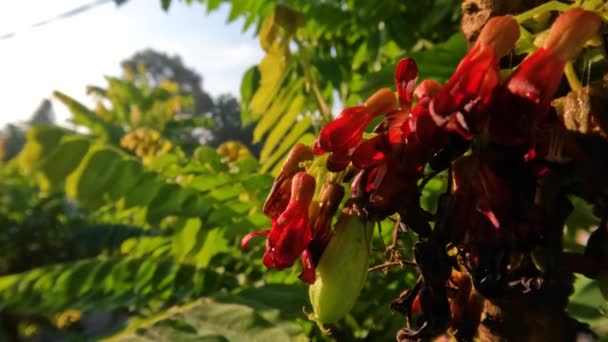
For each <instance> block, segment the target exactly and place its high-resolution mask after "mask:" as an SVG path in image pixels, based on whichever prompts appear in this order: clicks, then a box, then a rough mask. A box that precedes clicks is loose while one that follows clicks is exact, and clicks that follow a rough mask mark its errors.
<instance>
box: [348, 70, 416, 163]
mask: <svg viewBox="0 0 608 342" xmlns="http://www.w3.org/2000/svg"><path fill="white" fill-rule="evenodd" d="M417 79H418V66H417V65H416V62H415V61H414V60H413V59H411V58H403V59H402V60H400V61H399V63H398V64H397V69H396V71H395V85H396V86H397V93H398V95H399V104H400V106H401V108H400V109H393V110H391V111H390V112H388V113H386V118H385V119H384V120H383V121H382V122H381V123H380V125H378V127H377V128H376V130H375V131H376V132H377V133H378V135H377V136H375V137H373V138H371V139H369V140H367V141H365V142H363V143H361V144H360V145H359V146H358V147H357V148H356V149H355V151H354V152H353V155H352V161H353V165H355V166H356V167H358V168H360V169H368V168H370V167H374V166H376V165H379V164H380V163H382V162H384V161H385V160H386V158H388V156H389V155H390V154H391V153H398V152H399V145H402V144H403V141H404V139H403V138H404V137H403V132H402V126H403V124H404V122H406V121H407V120H408V118H409V117H410V107H411V104H412V98H413V96H412V94H413V92H414V87H415V86H416V80H417Z"/></svg>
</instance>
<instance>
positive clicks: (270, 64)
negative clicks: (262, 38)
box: [251, 42, 289, 114]
mask: <svg viewBox="0 0 608 342" xmlns="http://www.w3.org/2000/svg"><path fill="white" fill-rule="evenodd" d="M288 64H289V47H288V46H287V45H283V44H281V43H279V42H277V43H274V44H273V45H272V46H271V47H270V48H269V50H268V52H267V53H266V56H264V58H263V59H262V61H261V62H260V65H259V66H258V68H259V70H260V87H259V88H258V90H257V91H256V92H255V95H253V99H252V100H251V110H252V111H253V112H254V113H256V114H261V113H264V112H265V111H266V108H268V105H270V102H272V99H273V98H274V97H275V96H276V94H277V92H278V90H279V88H280V86H281V83H282V82H283V79H284V78H285V75H286V74H287V67H288Z"/></svg>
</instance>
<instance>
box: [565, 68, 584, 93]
mask: <svg viewBox="0 0 608 342" xmlns="http://www.w3.org/2000/svg"><path fill="white" fill-rule="evenodd" d="M564 74H565V75H566V79H567V80H568V84H569V85H570V89H572V90H574V91H576V90H579V89H581V88H582V87H583V85H582V84H581V81H580V80H579V79H578V77H577V76H576V72H575V71H574V67H573V66H572V62H570V61H568V62H567V63H566V67H565V68H564Z"/></svg>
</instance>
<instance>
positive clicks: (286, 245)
mask: <svg viewBox="0 0 608 342" xmlns="http://www.w3.org/2000/svg"><path fill="white" fill-rule="evenodd" d="M314 192H315V178H314V177H313V176H311V175H309V174H307V173H305V172H299V173H297V174H296V175H295V176H293V179H292V181H291V197H290V199H289V203H288V204H287V207H286V208H285V210H284V211H283V212H282V213H281V215H279V216H278V217H277V218H276V219H273V220H272V229H271V230H269V231H268V230H266V231H261V232H253V233H250V234H248V235H247V236H245V237H244V238H243V240H242V241H241V246H242V247H243V248H244V249H246V248H247V244H248V243H249V241H250V240H251V239H252V238H253V237H256V236H261V235H264V236H268V238H267V239H266V253H265V254H264V259H263V262H264V265H266V267H268V268H274V269H277V270H282V269H284V268H287V267H291V266H292V265H293V264H294V262H295V260H296V259H297V258H298V257H299V256H300V255H301V254H302V252H304V251H305V250H306V248H307V247H308V244H309V243H310V241H311V240H312V232H311V228H310V224H309V219H308V207H309V205H310V202H311V201H312V197H313V195H314Z"/></svg>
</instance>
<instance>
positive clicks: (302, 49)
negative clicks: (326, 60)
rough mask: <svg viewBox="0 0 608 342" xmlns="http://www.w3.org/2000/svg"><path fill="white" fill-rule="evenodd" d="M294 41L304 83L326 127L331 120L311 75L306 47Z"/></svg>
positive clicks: (329, 112) (299, 41)
mask: <svg viewBox="0 0 608 342" xmlns="http://www.w3.org/2000/svg"><path fill="white" fill-rule="evenodd" d="M294 41H295V42H296V44H297V45H298V51H299V52H300V63H301V64H302V69H303V70H304V76H305V77H306V81H307V82H308V84H310V88H311V90H312V93H313V95H314V97H315V101H316V102H317V107H318V108H319V111H320V112H321V120H322V121H323V122H322V124H323V125H326V124H328V123H330V122H331V121H332V120H333V117H332V115H331V111H330V110H329V106H328V105H327V103H326V102H325V99H324V98H323V95H321V90H319V84H318V83H317V80H316V79H315V76H314V75H313V73H312V67H311V65H310V58H309V57H308V53H307V51H306V47H305V46H304V44H303V43H302V41H301V40H300V39H298V38H297V37H296V38H294Z"/></svg>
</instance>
